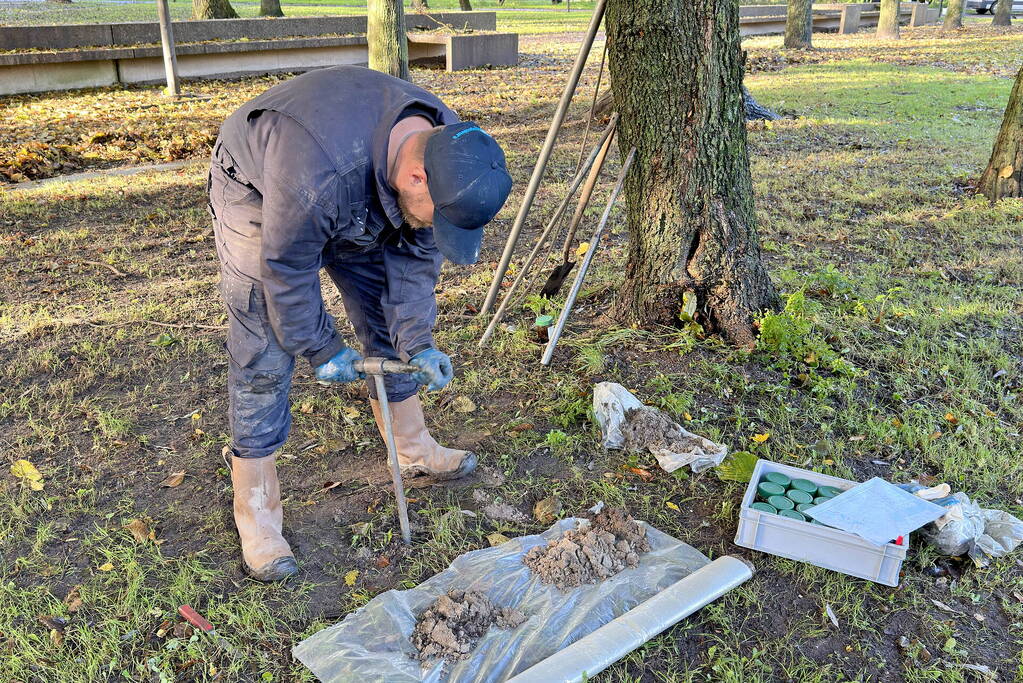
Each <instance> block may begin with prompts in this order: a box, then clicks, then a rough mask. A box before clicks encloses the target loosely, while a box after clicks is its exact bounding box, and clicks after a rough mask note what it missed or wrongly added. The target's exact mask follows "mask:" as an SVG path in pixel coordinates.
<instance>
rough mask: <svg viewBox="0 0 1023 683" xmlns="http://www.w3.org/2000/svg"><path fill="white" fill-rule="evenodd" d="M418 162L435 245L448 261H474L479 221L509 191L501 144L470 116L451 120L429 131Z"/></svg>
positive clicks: (487, 218)
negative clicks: (422, 171) (429, 203)
mask: <svg viewBox="0 0 1023 683" xmlns="http://www.w3.org/2000/svg"><path fill="white" fill-rule="evenodd" d="M423 165H424V167H425V169H426V182H427V187H429V189H430V197H431V198H432V199H433V236H434V240H435V241H436V243H437V248H438V249H440V252H441V253H442V254H444V256H445V257H446V258H447V259H448V260H449V261H451V262H452V263H461V264H471V263H476V260H477V259H478V258H479V255H480V243H481V242H482V241H483V226H484V225H486V224H487V223H489V222H490V221H491V220H493V218H494V216H496V215H497V212H498V211H500V210H501V207H502V206H504V202H505V200H506V199H508V193H509V192H511V186H512V180H511V176H510V175H508V168H507V167H506V166H505V161H504V152H503V151H502V150H501V146H500V145H498V144H497V142H496V141H495V140H494V138H492V137H490V136H489V135H488V134H487V133H485V132H484V131H483V129H482V128H480V127H479V126H477V125H476V124H475V123H473V122H471V121H463V122H462V123H454V124H451V125H450V126H444V127H443V128H441V129H440V130H438V131H437V132H436V133H434V134H433V135H432V136H431V137H430V139H429V141H428V142H427V143H426V152H425V154H424V158H423Z"/></svg>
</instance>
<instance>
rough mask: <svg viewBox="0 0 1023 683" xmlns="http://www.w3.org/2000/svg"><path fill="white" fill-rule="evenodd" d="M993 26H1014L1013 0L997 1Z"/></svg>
mask: <svg viewBox="0 0 1023 683" xmlns="http://www.w3.org/2000/svg"><path fill="white" fill-rule="evenodd" d="M991 25H992V26H1012V0H998V2H996V3H995V18H994V19H993V20H992V21H991Z"/></svg>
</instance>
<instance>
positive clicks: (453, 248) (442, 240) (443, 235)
mask: <svg viewBox="0 0 1023 683" xmlns="http://www.w3.org/2000/svg"><path fill="white" fill-rule="evenodd" d="M433 240H434V242H435V243H436V244H437V248H438V249H439V250H440V253H442V254H444V258H446V259H447V260H448V261H451V262H452V263H457V264H459V265H463V266H467V265H472V264H473V263H476V261H478V260H479V257H480V245H481V244H482V243H483V226H480V227H478V228H476V229H475V230H466V229H464V228H460V227H458V226H457V225H455V224H454V223H452V222H451V221H449V220H447V219H446V218H444V216H443V215H441V213H440V211H434V212H433Z"/></svg>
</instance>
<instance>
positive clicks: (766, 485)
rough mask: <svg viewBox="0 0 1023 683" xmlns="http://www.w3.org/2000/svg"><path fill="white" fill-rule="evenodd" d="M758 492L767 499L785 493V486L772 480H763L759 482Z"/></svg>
mask: <svg viewBox="0 0 1023 683" xmlns="http://www.w3.org/2000/svg"><path fill="white" fill-rule="evenodd" d="M757 493H758V494H759V495H760V498H761V499H763V500H767V499H768V498H770V497H771V496H783V495H785V487H784V486H782V485H781V484H775V483H773V482H770V481H762V482H760V483H759V484H757ZM768 502H770V501H768Z"/></svg>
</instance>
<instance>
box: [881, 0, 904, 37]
mask: <svg viewBox="0 0 1023 683" xmlns="http://www.w3.org/2000/svg"><path fill="white" fill-rule="evenodd" d="M900 9H901V8H900V7H899V0H881V16H879V17H878V18H877V37H878V38H889V39H892V40H898V38H899V10H900Z"/></svg>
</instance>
